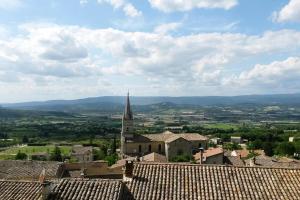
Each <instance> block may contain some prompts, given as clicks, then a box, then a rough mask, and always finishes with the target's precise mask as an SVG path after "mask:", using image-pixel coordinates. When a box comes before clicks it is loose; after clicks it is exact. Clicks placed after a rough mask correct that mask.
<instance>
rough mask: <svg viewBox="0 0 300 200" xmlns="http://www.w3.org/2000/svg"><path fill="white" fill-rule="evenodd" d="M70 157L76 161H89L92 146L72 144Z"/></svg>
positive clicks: (91, 156)
mask: <svg viewBox="0 0 300 200" xmlns="http://www.w3.org/2000/svg"><path fill="white" fill-rule="evenodd" d="M72 157H73V158H75V159H76V160H77V161H78V162H91V161H93V147H91V146H89V147H84V146H81V145H74V146H73V148H72V152H71V158H72Z"/></svg>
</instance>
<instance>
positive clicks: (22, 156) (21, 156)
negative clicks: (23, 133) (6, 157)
mask: <svg viewBox="0 0 300 200" xmlns="http://www.w3.org/2000/svg"><path fill="white" fill-rule="evenodd" d="M27 157H28V156H27V154H26V153H22V152H21V151H18V153H17V155H16V157H15V159H16V160H26V159H27Z"/></svg>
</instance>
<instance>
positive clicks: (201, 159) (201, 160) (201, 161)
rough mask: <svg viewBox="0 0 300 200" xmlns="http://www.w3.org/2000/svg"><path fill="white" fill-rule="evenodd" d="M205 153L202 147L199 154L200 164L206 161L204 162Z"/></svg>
mask: <svg viewBox="0 0 300 200" xmlns="http://www.w3.org/2000/svg"><path fill="white" fill-rule="evenodd" d="M203 152H204V149H203V148H202V147H200V148H199V154H200V160H199V164H203V163H204V160H203Z"/></svg>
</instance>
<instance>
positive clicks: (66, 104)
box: [1, 94, 300, 112]
mask: <svg viewBox="0 0 300 200" xmlns="http://www.w3.org/2000/svg"><path fill="white" fill-rule="evenodd" d="M124 102H125V97H123V96H103V97H92V98H85V99H77V100H51V101H43V102H24V103H12V104H2V105H1V106H2V107H4V108H13V109H21V110H43V111H60V112H61V111H63V112H80V111H93V110H94V111H120V110H122V109H123V106H124ZM131 103H132V105H135V106H136V107H140V108H141V109H146V110H148V109H149V106H151V107H153V106H154V107H155V104H158V105H157V106H178V105H186V106H212V105H237V104H258V105H300V94H275V95H244V96H205V97H199V96H194V97H193V96H188V97H140V96H133V97H131Z"/></svg>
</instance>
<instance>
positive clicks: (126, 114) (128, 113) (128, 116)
mask: <svg viewBox="0 0 300 200" xmlns="http://www.w3.org/2000/svg"><path fill="white" fill-rule="evenodd" d="M123 118H124V119H126V120H133V115H132V111H131V107H130V99H129V92H128V93H127V99H126V105H125V111H124V116H123Z"/></svg>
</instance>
